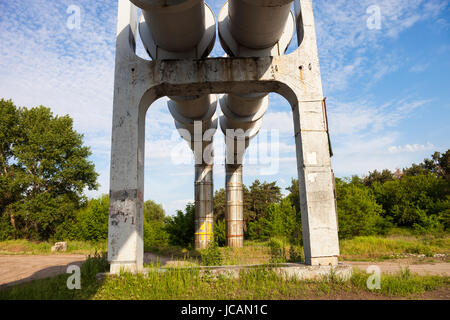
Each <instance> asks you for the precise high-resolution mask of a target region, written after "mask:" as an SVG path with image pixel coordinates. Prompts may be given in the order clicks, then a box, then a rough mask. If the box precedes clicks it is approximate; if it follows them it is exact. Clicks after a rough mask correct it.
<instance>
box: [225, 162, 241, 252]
mask: <svg viewBox="0 0 450 320" xmlns="http://www.w3.org/2000/svg"><path fill="white" fill-rule="evenodd" d="M243 199H244V189H243V187H242V164H226V211H225V219H226V222H227V224H226V228H227V229H226V234H227V246H229V247H231V248H242V247H243V246H244V228H243V227H244V226H243V223H244V203H243Z"/></svg>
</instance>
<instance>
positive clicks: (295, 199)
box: [286, 179, 301, 213]
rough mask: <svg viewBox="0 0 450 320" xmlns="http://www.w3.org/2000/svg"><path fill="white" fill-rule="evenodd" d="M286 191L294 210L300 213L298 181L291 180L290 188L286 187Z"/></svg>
mask: <svg viewBox="0 0 450 320" xmlns="http://www.w3.org/2000/svg"><path fill="white" fill-rule="evenodd" d="M286 190H288V191H289V194H288V198H289V199H290V200H291V202H292V204H293V205H294V207H295V210H296V211H297V212H298V213H300V210H301V209H300V190H299V188H298V179H292V180H291V186H290V187H287V188H286Z"/></svg>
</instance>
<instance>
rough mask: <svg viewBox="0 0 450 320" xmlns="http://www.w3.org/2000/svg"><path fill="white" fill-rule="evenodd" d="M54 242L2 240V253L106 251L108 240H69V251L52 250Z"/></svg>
mask: <svg viewBox="0 0 450 320" xmlns="http://www.w3.org/2000/svg"><path fill="white" fill-rule="evenodd" d="M53 245H54V242H33V241H28V240H7V241H1V242H0V254H7V255H24V254H27V255H28V254H31V255H32V254H38V255H46V254H68V253H70V254H90V253H94V252H96V251H106V248H107V244H106V241H102V242H89V241H67V251H66V252H57V253H54V252H52V251H51V248H52V246H53Z"/></svg>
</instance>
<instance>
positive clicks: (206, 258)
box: [200, 242, 223, 266]
mask: <svg viewBox="0 0 450 320" xmlns="http://www.w3.org/2000/svg"><path fill="white" fill-rule="evenodd" d="M200 256H201V259H202V265H204V266H220V265H221V264H222V263H223V259H222V254H221V252H220V250H219V247H218V246H217V243H216V242H211V243H210V244H209V246H208V248H207V249H203V250H200Z"/></svg>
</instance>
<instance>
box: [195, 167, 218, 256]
mask: <svg viewBox="0 0 450 320" xmlns="http://www.w3.org/2000/svg"><path fill="white" fill-rule="evenodd" d="M213 192H214V190H213V166H212V164H206V163H203V164H197V165H195V249H206V248H208V245H209V244H210V242H211V241H214V236H213V228H214V216H213V207H214V204H213Z"/></svg>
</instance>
